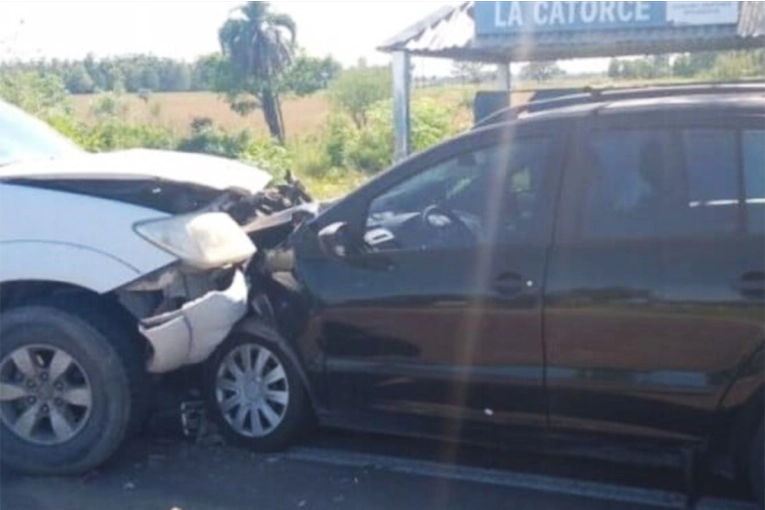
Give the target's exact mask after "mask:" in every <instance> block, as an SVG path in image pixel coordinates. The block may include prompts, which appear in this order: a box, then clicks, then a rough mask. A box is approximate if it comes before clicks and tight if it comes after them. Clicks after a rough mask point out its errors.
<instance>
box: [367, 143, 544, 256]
mask: <svg viewBox="0 0 765 510" xmlns="http://www.w3.org/2000/svg"><path fill="white" fill-rule="evenodd" d="M549 149H550V143H549V139H547V138H543V137H538V138H528V139H523V140H516V141H514V142H513V143H510V144H503V145H492V146H489V147H483V148H480V149H475V150H468V151H465V152H464V153H462V154H459V155H458V156H455V157H451V158H448V159H446V160H444V161H441V162H439V163H437V164H435V165H433V166H430V167H428V168H424V169H422V170H421V171H420V172H418V173H417V174H416V175H414V176H413V177H410V178H409V179H406V180H404V181H403V182H400V183H398V184H397V185H395V186H393V187H392V188H390V189H389V190H387V191H386V192H384V193H383V194H382V195H380V196H378V197H377V198H375V199H374V200H373V201H372V202H371V204H370V207H369V212H368V216H367V232H366V235H365V240H366V242H367V244H368V245H370V246H371V247H373V248H374V249H375V250H423V249H431V248H438V247H466V246H477V245H482V244H492V243H508V242H509V243H513V242H516V241H518V240H522V239H524V238H525V237H526V234H527V233H528V232H529V230H530V229H531V228H533V227H532V225H533V222H534V218H535V210H536V208H537V206H538V202H537V197H538V196H539V191H540V186H541V182H542V179H543V177H544V174H545V170H546V168H547V166H548V162H549V152H550V150H549Z"/></svg>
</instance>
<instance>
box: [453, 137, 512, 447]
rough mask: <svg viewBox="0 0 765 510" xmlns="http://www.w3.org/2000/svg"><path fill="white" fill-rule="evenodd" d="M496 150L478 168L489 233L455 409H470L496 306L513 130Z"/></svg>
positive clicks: (464, 329)
mask: <svg viewBox="0 0 765 510" xmlns="http://www.w3.org/2000/svg"><path fill="white" fill-rule="evenodd" d="M496 150H497V151H498V154H496V155H490V156H489V160H488V161H485V162H483V163H484V164H483V167H479V169H478V170H477V171H482V172H489V175H490V179H489V180H488V188H489V189H488V190H487V193H486V196H487V200H486V203H485V204H484V210H483V218H482V219H483V225H484V227H485V232H486V235H485V236H484V238H483V239H479V240H478V246H477V250H476V258H475V264H474V268H475V269H474V271H473V275H472V278H471V280H472V281H471V289H472V298H471V300H470V303H468V306H467V307H466V311H465V313H464V315H463V317H462V321H461V324H460V327H459V333H458V336H457V338H459V339H460V340H461V341H460V342H458V343H457V346H456V347H457V349H458V351H457V353H456V356H455V359H456V362H457V365H458V366H460V367H465V368H466V369H467V370H464V371H461V372H460V373H461V374H462V375H460V376H459V377H457V378H455V380H454V383H453V384H454V386H453V391H454V394H453V395H454V396H453V399H452V402H454V405H455V408H458V409H466V410H468V411H467V412H470V411H469V406H468V402H467V400H468V397H469V394H468V390H469V386H470V378H471V373H472V370H471V368H472V367H473V364H474V359H475V352H476V349H477V347H478V342H479V339H480V337H481V331H482V329H483V326H484V318H485V316H486V314H487V312H488V313H493V312H492V310H491V307H493V306H494V303H492V301H493V300H492V298H491V295H490V292H491V291H490V288H491V279H492V276H493V275H492V268H493V267H494V266H495V256H496V252H495V250H493V249H492V246H493V245H494V244H495V241H496V239H497V238H498V235H499V232H500V227H501V225H502V216H503V213H504V209H505V208H504V205H505V204H506V193H507V192H508V180H509V174H510V159H511V153H512V131H511V130H508V131H507V133H506V134H505V135H504V137H503V139H502V142H501V143H500V145H499V146H498V148H497V149H496ZM490 154H491V153H490ZM497 156H498V157H497ZM488 165H495V167H494V168H491V167H489V166H488ZM463 418H465V416H464V414H463V416H461V417H458V418H457V419H455V420H454V421H452V422H451V424H450V425H449V430H447V437H448V438H449V439H451V440H453V441H452V442H451V443H449V446H447V448H446V451H445V452H444V456H443V460H445V461H447V462H454V461H455V460H456V457H457V454H458V451H457V443H456V440H457V439H459V437H460V434H461V432H462V426H463V421H462V420H463Z"/></svg>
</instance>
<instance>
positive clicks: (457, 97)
mask: <svg viewBox="0 0 765 510" xmlns="http://www.w3.org/2000/svg"><path fill="white" fill-rule="evenodd" d="M474 93H475V88H470V87H448V88H432V89H423V90H416V91H414V96H415V97H425V96H426V97H431V98H435V99H436V100H438V101H439V102H440V103H442V104H450V105H454V108H455V115H456V118H457V119H458V120H459V121H461V122H460V123H461V124H462V123H464V124H465V125H470V124H471V123H472V111H471V109H470V107H469V105H470V102H471V101H472V97H473V94H474ZM529 96H530V93H528V92H518V93H513V98H512V101H513V104H522V103H525V102H526V101H528V98H529ZM97 100H98V96H97V95H79V96H74V110H75V114H76V115H77V117H78V118H80V119H84V120H86V121H88V120H93V113H92V108H93V105H94V103H95V102H96V101H97ZM121 101H123V103H124V105H125V107H126V113H125V117H126V118H127V119H129V120H131V121H134V122H137V123H140V124H150V125H162V126H170V127H172V128H173V129H174V130H175V131H177V132H178V133H181V134H185V133H188V132H189V130H190V125H191V121H192V120H193V119H194V118H195V117H209V118H210V119H212V120H213V122H215V124H216V125H218V126H221V127H222V128H224V129H226V130H228V131H238V130H242V129H249V130H252V131H254V132H255V133H259V134H264V135H265V134H267V132H268V131H267V128H266V124H265V122H264V121H263V115H262V112H261V111H260V110H256V111H254V112H252V113H251V114H249V115H247V116H241V115H239V114H237V113H236V112H234V111H232V110H231V109H230V108H229V107H228V104H227V103H226V102H225V100H223V99H222V98H221V97H220V96H218V95H217V94H215V93H212V92H166V93H160V92H158V93H154V94H150V95H149V97H148V99H147V100H143V99H141V98H140V97H139V96H138V95H136V94H125V95H124V96H122V97H121ZM330 108H331V105H330V102H329V99H328V98H327V96H326V95H325V94H323V93H317V94H314V95H312V96H309V97H288V98H286V99H284V101H283V104H282V111H283V115H284V122H285V124H286V127H287V137H288V138H294V137H300V136H303V135H306V134H309V133H313V132H316V131H317V130H319V129H320V128H321V127H322V126H323V125H324V124H325V122H326V119H327V116H328V115H329V112H330Z"/></svg>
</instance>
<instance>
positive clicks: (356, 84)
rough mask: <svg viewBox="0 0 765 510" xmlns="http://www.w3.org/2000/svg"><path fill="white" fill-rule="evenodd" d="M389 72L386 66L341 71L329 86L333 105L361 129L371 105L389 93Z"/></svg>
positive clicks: (366, 119) (365, 122) (388, 95)
mask: <svg viewBox="0 0 765 510" xmlns="http://www.w3.org/2000/svg"><path fill="white" fill-rule="evenodd" d="M390 91H391V72H390V69H389V68H387V67H359V68H355V69H348V70H346V71H343V73H342V74H341V75H340V77H339V78H337V79H336V80H335V81H333V82H332V83H331V84H330V87H329V97H330V98H331V99H332V102H333V103H334V105H335V107H336V108H337V109H338V110H339V111H341V112H344V113H346V114H347V115H349V116H350V117H351V119H353V122H354V123H355V124H356V127H357V128H359V129H361V128H363V127H364V126H366V124H367V121H368V111H369V109H370V108H372V106H373V105H374V104H375V103H376V102H378V101H380V100H382V99H384V98H386V97H390V94H391V92H390Z"/></svg>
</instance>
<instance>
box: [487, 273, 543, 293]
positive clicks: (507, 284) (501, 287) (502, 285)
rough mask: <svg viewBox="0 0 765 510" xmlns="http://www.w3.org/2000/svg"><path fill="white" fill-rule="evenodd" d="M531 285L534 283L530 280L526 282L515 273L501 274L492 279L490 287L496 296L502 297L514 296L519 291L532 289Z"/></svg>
mask: <svg viewBox="0 0 765 510" xmlns="http://www.w3.org/2000/svg"><path fill="white" fill-rule="evenodd" d="M533 285H534V282H532V281H531V280H529V281H526V280H524V279H523V278H522V277H521V276H520V275H517V274H515V273H502V274H500V275H499V276H497V277H496V278H494V282H493V283H492V286H491V287H492V289H494V291H495V292H497V293H498V294H502V295H503V296H511V295H514V294H519V293H520V292H521V291H523V289H525V288H527V287H532V286H533Z"/></svg>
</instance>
